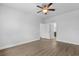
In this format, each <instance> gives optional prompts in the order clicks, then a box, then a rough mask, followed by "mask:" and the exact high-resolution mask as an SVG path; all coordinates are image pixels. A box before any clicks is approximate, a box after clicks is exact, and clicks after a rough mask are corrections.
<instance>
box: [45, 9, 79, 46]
mask: <svg viewBox="0 0 79 59" xmlns="http://www.w3.org/2000/svg"><path fill="white" fill-rule="evenodd" d="M45 22H46V23H52V22H56V23H57V40H58V41H62V42H68V43H73V44H78V45H79V10H76V11H73V12H69V13H64V14H62V15H59V16H55V17H52V18H50V19H48V20H46V21H45Z"/></svg>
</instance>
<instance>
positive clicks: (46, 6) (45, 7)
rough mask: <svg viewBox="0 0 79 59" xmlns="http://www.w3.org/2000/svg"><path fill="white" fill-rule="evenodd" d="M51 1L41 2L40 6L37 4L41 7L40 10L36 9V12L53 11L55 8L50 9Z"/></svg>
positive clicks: (45, 12)
mask: <svg viewBox="0 0 79 59" xmlns="http://www.w3.org/2000/svg"><path fill="white" fill-rule="evenodd" d="M52 4H53V3H49V4H42V6H39V5H37V7H38V8H41V10H40V11H38V12H37V13H40V12H43V13H44V14H47V13H48V11H55V9H51V8H50V6H51V5H52Z"/></svg>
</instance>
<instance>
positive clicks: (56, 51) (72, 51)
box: [0, 39, 79, 56]
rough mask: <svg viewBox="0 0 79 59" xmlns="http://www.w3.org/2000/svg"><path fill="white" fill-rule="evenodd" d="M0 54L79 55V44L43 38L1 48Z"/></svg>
mask: <svg viewBox="0 0 79 59" xmlns="http://www.w3.org/2000/svg"><path fill="white" fill-rule="evenodd" d="M0 56H79V46H78V45H73V44H68V43H63V42H56V43H55V42H54V41H53V40H47V39H41V40H37V41H33V42H31V43H27V44H23V45H20V46H16V47H12V48H8V49H4V50H0Z"/></svg>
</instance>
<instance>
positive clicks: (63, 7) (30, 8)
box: [2, 3, 79, 19]
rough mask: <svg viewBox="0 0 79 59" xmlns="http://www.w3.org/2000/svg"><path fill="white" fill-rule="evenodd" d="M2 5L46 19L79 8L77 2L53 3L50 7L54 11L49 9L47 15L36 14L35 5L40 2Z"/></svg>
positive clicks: (37, 9)
mask: <svg viewBox="0 0 79 59" xmlns="http://www.w3.org/2000/svg"><path fill="white" fill-rule="evenodd" d="M2 5H5V6H8V7H12V8H16V9H18V10H21V11H23V12H26V13H27V14H34V15H36V16H38V17H40V18H42V19H47V18H50V17H54V16H57V15H61V14H63V13H67V12H71V11H74V10H78V9H79V3H54V4H53V6H52V7H53V8H55V9H56V11H53V12H52V11H50V12H49V13H48V14H47V15H44V14H43V13H39V14H37V11H39V10H40V9H39V8H37V7H36V5H41V3H3V4H2Z"/></svg>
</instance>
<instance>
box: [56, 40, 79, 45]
mask: <svg viewBox="0 0 79 59" xmlns="http://www.w3.org/2000/svg"><path fill="white" fill-rule="evenodd" d="M57 41H59V42H64V43H69V44H73V45H79V43H77V42H76V43H75V42H69V41H63V40H57Z"/></svg>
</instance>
